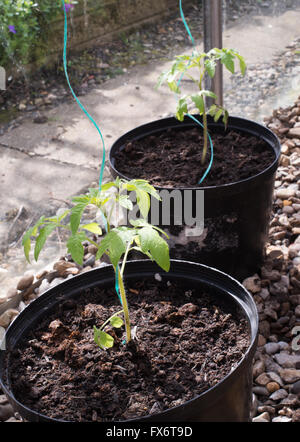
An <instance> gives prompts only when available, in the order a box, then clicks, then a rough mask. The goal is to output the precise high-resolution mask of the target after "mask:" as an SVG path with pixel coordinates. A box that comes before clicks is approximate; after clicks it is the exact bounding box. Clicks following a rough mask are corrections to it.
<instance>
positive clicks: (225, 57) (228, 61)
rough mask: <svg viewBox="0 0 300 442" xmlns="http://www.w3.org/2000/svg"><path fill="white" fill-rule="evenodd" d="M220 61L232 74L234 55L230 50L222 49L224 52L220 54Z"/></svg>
mask: <svg viewBox="0 0 300 442" xmlns="http://www.w3.org/2000/svg"><path fill="white" fill-rule="evenodd" d="M221 62H222V63H223V64H224V65H225V67H226V69H228V70H229V71H230V72H231V73H232V74H234V72H235V71H234V56H233V55H232V53H231V52H229V51H228V50H226V49H224V52H223V54H222V56H221Z"/></svg>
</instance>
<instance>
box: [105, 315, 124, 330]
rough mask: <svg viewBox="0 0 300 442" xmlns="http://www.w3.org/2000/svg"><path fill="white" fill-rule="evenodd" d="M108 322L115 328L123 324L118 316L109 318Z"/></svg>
mask: <svg viewBox="0 0 300 442" xmlns="http://www.w3.org/2000/svg"><path fill="white" fill-rule="evenodd" d="M109 322H110V325H111V326H112V327H115V328H120V327H122V325H123V324H124V321H123V319H122V318H120V317H119V316H113V317H112V318H110V320H109Z"/></svg>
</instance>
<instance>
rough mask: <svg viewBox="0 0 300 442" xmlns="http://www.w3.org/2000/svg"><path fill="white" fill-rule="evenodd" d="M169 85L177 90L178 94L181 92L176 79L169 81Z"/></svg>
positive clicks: (172, 89)
mask: <svg viewBox="0 0 300 442" xmlns="http://www.w3.org/2000/svg"><path fill="white" fill-rule="evenodd" d="M168 86H169V89H170V91H172V92H175V93H176V94H180V89H179V87H178V84H177V81H176V80H173V81H168Z"/></svg>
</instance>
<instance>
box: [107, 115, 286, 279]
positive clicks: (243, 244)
mask: <svg viewBox="0 0 300 442" xmlns="http://www.w3.org/2000/svg"><path fill="white" fill-rule="evenodd" d="M198 118H199V117H198ZM199 121H201V118H199ZM195 126H196V123H195V122H193V121H192V120H191V119H189V118H186V119H185V120H184V122H179V121H178V120H176V119H175V118H166V119H161V120H157V121H153V122H151V123H148V124H144V125H142V126H139V127H137V128H135V129H133V130H131V131H129V132H127V133H125V134H124V135H123V136H121V137H120V138H119V139H117V140H116V141H115V143H114V144H113V146H112V148H111V150H110V154H109V161H110V169H111V172H112V174H113V176H114V177H116V176H119V177H123V178H126V179H132V178H136V177H130V176H126V175H125V174H122V173H120V171H119V170H117V169H116V167H115V158H116V157H117V156H118V153H119V152H120V151H121V150H122V149H124V146H125V144H126V143H127V142H129V141H132V140H137V139H142V138H144V137H148V136H151V135H153V134H157V133H159V132H162V131H166V130H168V129H170V128H172V129H177V130H180V129H182V128H194V127H195ZM208 127H209V131H210V134H211V136H212V138H213V133H214V130H218V131H220V130H224V129H223V128H224V126H223V123H221V122H217V123H215V122H214V121H213V119H212V118H208ZM228 130H236V131H239V132H241V133H245V134H250V135H252V136H256V137H257V138H260V139H263V140H264V141H265V142H266V143H267V145H268V146H269V148H270V150H272V151H273V152H274V160H273V162H272V164H270V165H269V167H267V168H266V169H265V170H264V171H263V172H261V173H259V174H257V175H255V176H252V177H250V178H248V179H245V180H241V181H238V182H235V183H231V184H226V185H220V186H210V187H205V186H204V187H199V188H192V189H189V188H182V187H180V188H178V189H176V190H180V191H181V192H182V210H184V195H185V194H186V193H185V192H186V191H187V190H189V191H190V192H192V211H193V213H196V201H197V198H198V200H199V195H200V193H199V190H200V189H201V190H203V192H204V229H205V230H204V236H203V235H202V236H200V237H198V238H197V237H195V238H193V237H190V238H187V241H186V242H187V244H184V243H183V244H180V241H176V239H175V240H173V241H172V242H171V243H170V249H171V257H173V258H176V259H186V260H188V261H193V262H200V263H204V264H207V265H210V266H213V267H216V268H218V269H220V270H223V271H225V272H226V273H229V274H231V275H233V276H234V277H236V278H238V279H239V280H242V279H243V278H245V277H246V276H249V275H251V274H253V273H255V272H256V271H257V270H258V269H259V267H260V265H261V263H262V260H263V253H264V245H265V242H266V239H267V236H268V226H269V221H270V214H271V209H272V197H273V187H274V180H275V173H276V169H277V166H278V161H279V156H280V149H281V146H280V142H279V139H278V138H277V136H276V135H275V134H274V133H273V132H271V131H270V130H269V129H268V128H266V127H265V126H262V125H260V124H258V123H256V122H253V121H250V120H246V119H242V118H237V117H230V118H229V122H228ZM166 167H168V165H167V164H166ZM233 167H234V166H233ZM155 187H156V189H157V190H158V191H159V192H161V191H165V190H166V189H164V188H163V187H160V186H155ZM174 189H175V188H174ZM168 190H170V189H168ZM170 210H171V213H170V221H171V223H170V225H171V228H170V229H169V232H170V233H171V234H174V235H175V236H173V239H174V238H176V235H177V236H178V232H180V228H179V226H175V227H173V226H172V224H176V222H174V221H175V217H174V214H173V213H172V208H171V209H170ZM159 217H160V218H159V219H160V221H161V219H162V218H161V212H160V215H159ZM160 226H161V227H163V228H164V229H167V230H168V227H169V226H166V225H164V223H163V222H160ZM183 228H184V226H183ZM181 230H182V229H181Z"/></svg>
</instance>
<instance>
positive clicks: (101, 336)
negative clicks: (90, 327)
mask: <svg viewBox="0 0 300 442" xmlns="http://www.w3.org/2000/svg"><path fill="white" fill-rule="evenodd" d="M94 341H95V343H96V344H97V345H98V346H99V347H100V348H102V349H104V350H105V349H106V348H111V347H113V345H114V338H113V337H112V336H110V335H109V334H108V333H105V332H104V331H102V330H99V329H98V328H97V327H95V326H94Z"/></svg>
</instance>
